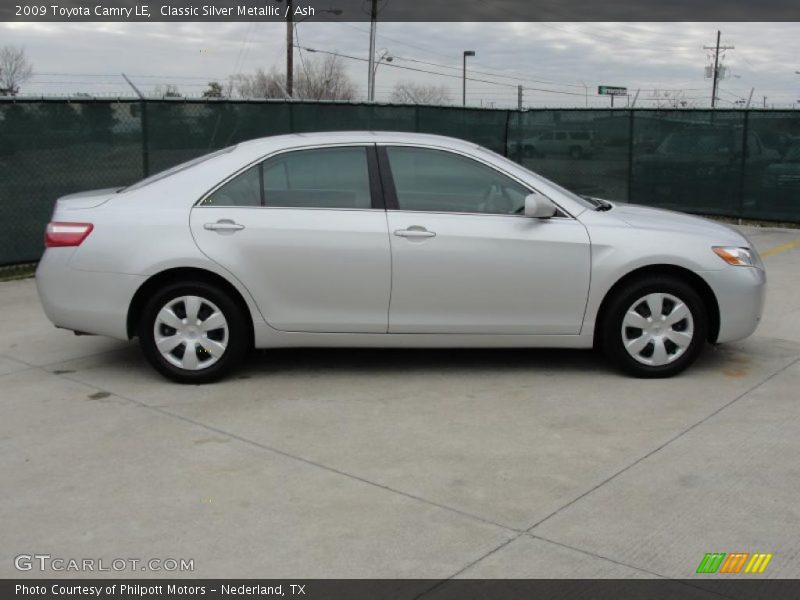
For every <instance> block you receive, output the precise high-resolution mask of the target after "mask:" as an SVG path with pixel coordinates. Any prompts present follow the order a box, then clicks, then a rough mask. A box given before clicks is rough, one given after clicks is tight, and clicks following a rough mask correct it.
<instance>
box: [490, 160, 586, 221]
mask: <svg viewBox="0 0 800 600" xmlns="http://www.w3.org/2000/svg"><path fill="white" fill-rule="evenodd" d="M476 148H477V149H478V150H480V151H481V152H486V153H487V154H491V155H492V157H494V158H495V159H500V160H502V161H503V162H505V163H508V165H509V166H512V167H516V168H518V169H519V168H522V169H525V170H526V171H528V172H532V171H530V169H526V168H525V167H523V166H522V165H520V164H518V163H515V162H514V161H513V160H511V159H509V158H506V157H505V156H503V155H502V154H499V153H497V152H495V151H494V150H489V148H484V147H483V146H476ZM535 175H536V177H537V178H539V179H541V180H542V181H544V182H545V183H547V185H549V186H551V187H553V188H555V189H556V191H558V192H560V193H562V194H564V195H565V196H567V197H568V198H569V199H570V200H573V201H574V202H577V203H578V204H580V205H581V206H582V207H583V208H587V209H589V210H594V209H595V208H597V204H595V203H594V202H590V201H589V200H587V199H586V198H583V197H582V196H579V195H578V194H576V193H575V192H571V191H569V190H568V189H567V188H565V187H562V186H560V185H558V184H557V183H555V182H553V181H551V180H549V179H547V177H542V176H541V175H539V174H538V173H535Z"/></svg>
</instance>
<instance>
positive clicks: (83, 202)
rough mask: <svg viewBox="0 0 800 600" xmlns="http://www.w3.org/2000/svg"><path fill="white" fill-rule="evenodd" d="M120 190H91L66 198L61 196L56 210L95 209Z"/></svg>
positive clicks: (68, 195) (116, 188) (69, 195)
mask: <svg viewBox="0 0 800 600" xmlns="http://www.w3.org/2000/svg"><path fill="white" fill-rule="evenodd" d="M120 189H122V188H118V187H115V188H103V189H101V190H89V191H87V192H78V193H77V194H67V195H66V196H61V198H59V199H58V200H57V201H56V208H58V209H60V210H74V209H80V208H94V207H95V206H100V205H101V204H103V203H104V202H105V201H106V200H108V199H109V198H111V196H113V195H114V194H116V193H117V192H118V191H119V190H120Z"/></svg>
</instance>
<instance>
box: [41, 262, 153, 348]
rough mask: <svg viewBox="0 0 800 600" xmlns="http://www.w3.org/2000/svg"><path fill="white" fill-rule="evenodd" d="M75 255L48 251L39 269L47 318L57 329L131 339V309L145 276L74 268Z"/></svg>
mask: <svg viewBox="0 0 800 600" xmlns="http://www.w3.org/2000/svg"><path fill="white" fill-rule="evenodd" d="M74 252H75V249H74V248H48V249H47V250H45V253H44V256H42V260H41V261H40V262H39V267H38V268H37V269H36V287H37V289H38V291H39V298H40V299H41V301H42V306H43V307H44V312H45V314H46V315H47V318H48V319H50V320H51V321H52V322H53V324H54V325H55V326H56V327H63V328H64V329H72V330H75V331H82V332H85V333H93V334H96V335H106V336H109V337H113V338H118V339H123V340H124V339H128V331H127V318H128V308H129V307H130V304H131V300H132V299H133V295H134V294H135V293H136V290H137V289H139V286H140V285H141V284H142V283H144V281H145V277H142V276H139V275H124V274H120V273H106V272H96V271H80V270H77V269H72V268H70V266H69V262H70V259H71V258H72V255H73V254H74Z"/></svg>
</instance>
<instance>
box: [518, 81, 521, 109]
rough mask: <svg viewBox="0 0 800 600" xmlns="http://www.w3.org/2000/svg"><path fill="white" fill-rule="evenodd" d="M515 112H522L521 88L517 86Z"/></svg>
mask: <svg viewBox="0 0 800 600" xmlns="http://www.w3.org/2000/svg"><path fill="white" fill-rule="evenodd" d="M517 110H522V86H521V85H518V86H517Z"/></svg>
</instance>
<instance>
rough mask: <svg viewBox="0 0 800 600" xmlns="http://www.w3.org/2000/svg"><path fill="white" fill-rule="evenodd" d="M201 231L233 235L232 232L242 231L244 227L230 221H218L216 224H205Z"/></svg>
mask: <svg viewBox="0 0 800 600" xmlns="http://www.w3.org/2000/svg"><path fill="white" fill-rule="evenodd" d="M203 229H208V230H209V231H219V232H230V233H233V232H234V231H239V230H241V229H244V225H240V224H239V223H234V222H233V221H231V220H230V219H220V220H219V221H217V222H216V223H206V224H205V225H203Z"/></svg>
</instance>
